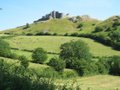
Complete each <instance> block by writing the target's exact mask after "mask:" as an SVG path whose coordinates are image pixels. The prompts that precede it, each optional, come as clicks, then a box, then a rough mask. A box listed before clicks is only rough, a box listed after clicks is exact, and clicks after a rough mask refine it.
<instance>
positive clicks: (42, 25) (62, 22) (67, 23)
mask: <svg viewBox="0 0 120 90" xmlns="http://www.w3.org/2000/svg"><path fill="white" fill-rule="evenodd" d="M99 22H100V21H99V20H97V19H93V18H91V17H89V16H88V15H84V16H74V17H69V14H64V13H59V12H57V11H53V12H51V13H50V14H46V15H44V16H43V17H42V18H40V19H38V20H35V21H33V23H32V24H29V23H27V24H26V25H24V26H20V27H17V28H13V29H8V30H4V31H2V32H1V33H5V34H24V35H25V34H30V35H35V34H40V33H47V34H48V33H50V34H54V33H56V34H66V33H68V34H71V33H75V32H77V33H90V32H92V31H93V30H94V28H95V26H96V24H97V23H99Z"/></svg>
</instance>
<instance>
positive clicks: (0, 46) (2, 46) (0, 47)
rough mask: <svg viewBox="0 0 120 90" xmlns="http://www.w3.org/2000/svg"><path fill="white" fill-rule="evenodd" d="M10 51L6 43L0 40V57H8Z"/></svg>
mask: <svg viewBox="0 0 120 90" xmlns="http://www.w3.org/2000/svg"><path fill="white" fill-rule="evenodd" d="M10 54H11V49H10V46H9V44H8V43H7V42H5V41H4V40H2V39H0V56H2V57H10Z"/></svg>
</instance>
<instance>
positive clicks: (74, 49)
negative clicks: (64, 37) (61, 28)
mask: <svg viewBox="0 0 120 90" xmlns="http://www.w3.org/2000/svg"><path fill="white" fill-rule="evenodd" d="M60 49H61V52H60V57H61V58H62V59H63V60H65V59H69V58H71V57H75V58H78V59H81V58H84V59H85V60H89V59H91V54H90V52H89V47H88V46H87V44H86V43H84V42H83V41H81V40H78V41H71V42H68V43H64V44H62V45H61V47H60Z"/></svg>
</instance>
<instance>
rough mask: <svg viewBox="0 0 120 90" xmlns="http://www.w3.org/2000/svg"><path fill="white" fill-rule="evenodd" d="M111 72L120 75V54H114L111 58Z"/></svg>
mask: <svg viewBox="0 0 120 90" xmlns="http://www.w3.org/2000/svg"><path fill="white" fill-rule="evenodd" d="M109 64H110V74H112V75H120V56H113V57H111V58H110V60H109Z"/></svg>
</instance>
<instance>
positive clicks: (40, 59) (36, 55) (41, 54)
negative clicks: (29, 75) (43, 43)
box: [32, 48, 47, 64]
mask: <svg viewBox="0 0 120 90" xmlns="http://www.w3.org/2000/svg"><path fill="white" fill-rule="evenodd" d="M32 58H33V62H34V63H40V64H43V63H44V61H45V60H47V52H46V51H45V50H44V49H42V48H36V49H35V50H34V51H33V54H32Z"/></svg>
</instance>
